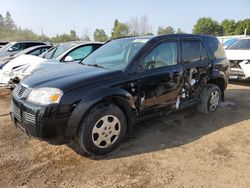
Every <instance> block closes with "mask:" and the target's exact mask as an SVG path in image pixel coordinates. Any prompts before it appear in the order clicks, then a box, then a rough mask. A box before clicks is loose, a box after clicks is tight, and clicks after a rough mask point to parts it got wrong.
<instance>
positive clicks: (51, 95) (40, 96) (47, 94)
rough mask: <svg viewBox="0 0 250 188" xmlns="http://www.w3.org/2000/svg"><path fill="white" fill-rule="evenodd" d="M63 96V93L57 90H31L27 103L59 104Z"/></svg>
mask: <svg viewBox="0 0 250 188" xmlns="http://www.w3.org/2000/svg"><path fill="white" fill-rule="evenodd" d="M62 96H63V92H62V91H61V90H60V89H57V88H48V87H44V88H39V89H32V90H31V92H30V94H29V96H28V98H27V101H30V102H33V103H36V104H42V105H47V104H53V103H59V102H60V100H61V98H62Z"/></svg>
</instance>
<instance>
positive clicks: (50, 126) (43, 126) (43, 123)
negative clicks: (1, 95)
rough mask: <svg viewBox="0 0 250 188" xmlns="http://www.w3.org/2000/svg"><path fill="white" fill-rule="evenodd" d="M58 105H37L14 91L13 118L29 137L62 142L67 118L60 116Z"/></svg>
mask: <svg viewBox="0 0 250 188" xmlns="http://www.w3.org/2000/svg"><path fill="white" fill-rule="evenodd" d="M58 109H59V105H58V104H53V105H49V106H42V105H36V104H32V103H29V102H27V101H26V100H24V99H20V98H19V97H18V96H17V95H16V94H15V90H14V91H13V95H12V101H11V112H12V113H11V116H12V120H13V122H14V124H15V126H17V127H19V128H21V129H22V130H23V131H24V132H25V133H27V134H28V135H29V136H32V137H36V138H39V139H42V140H52V139H53V140H61V139H63V138H64V133H65V129H66V125H67V120H68V117H67V116H62V117H60V115H58Z"/></svg>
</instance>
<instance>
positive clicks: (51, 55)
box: [42, 43, 74, 59]
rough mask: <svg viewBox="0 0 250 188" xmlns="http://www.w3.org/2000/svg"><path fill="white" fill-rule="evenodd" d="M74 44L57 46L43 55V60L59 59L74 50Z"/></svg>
mask: <svg viewBox="0 0 250 188" xmlns="http://www.w3.org/2000/svg"><path fill="white" fill-rule="evenodd" d="M73 46H74V44H70V43H67V44H60V45H58V46H55V47H54V48H52V49H50V50H49V51H47V52H46V53H45V54H43V56H42V57H43V58H45V59H55V58H57V57H59V56H60V55H61V54H63V53H64V52H66V51H67V50H68V49H70V48H72V47H73Z"/></svg>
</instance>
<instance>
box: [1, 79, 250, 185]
mask: <svg viewBox="0 0 250 188" xmlns="http://www.w3.org/2000/svg"><path fill="white" fill-rule="evenodd" d="M0 92H1V93H0V114H5V113H8V112H9V110H10V109H9V107H10V94H9V92H6V91H3V90H1V91H0ZM249 94H250V82H240V83H239V82H238V83H234V84H231V85H229V88H228V91H227V92H226V102H224V103H222V104H221V105H220V108H219V109H218V110H217V111H216V112H215V113H213V114H199V113H191V112H190V110H185V111H180V112H177V113H175V114H171V115H168V116H164V117H162V118H158V117H157V118H154V119H152V120H150V121H146V122H142V123H140V124H138V125H137V126H136V130H135V133H134V136H133V138H131V139H129V140H126V141H124V142H123V143H122V144H121V146H120V147H119V148H118V149H117V150H115V151H114V152H113V153H112V154H111V155H109V156H106V157H101V158H87V157H84V156H80V155H79V154H77V153H76V152H75V150H76V149H74V146H73V145H72V144H69V146H71V147H68V146H66V145H59V146H58V145H57V146H55V145H49V144H48V143H46V142H41V141H37V140H35V139H31V138H28V137H27V136H25V135H24V134H23V133H22V132H21V131H20V130H19V129H16V128H14V127H13V126H12V124H11V120H10V118H9V117H8V116H3V117H0V130H1V131H0V159H1V160H0V187H19V186H21V187H91V188H92V187H227V188H228V187H249V186H250V95H249Z"/></svg>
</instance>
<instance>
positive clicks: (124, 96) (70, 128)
mask: <svg viewBox="0 0 250 188" xmlns="http://www.w3.org/2000/svg"><path fill="white" fill-rule="evenodd" d="M97 93H98V94H97ZM88 96H89V97H83V98H82V100H81V101H80V102H79V103H78V104H77V106H76V107H75V109H74V110H73V112H72V114H71V116H70V118H69V121H68V123H67V128H66V130H65V136H66V137H74V136H76V135H77V132H78V130H79V126H80V123H81V121H82V120H83V119H84V117H85V116H86V114H87V113H88V112H89V111H90V109H92V108H93V107H94V106H95V105H98V104H100V103H111V104H114V105H116V106H118V107H119V108H120V109H121V110H122V111H123V113H124V115H125V116H126V120H127V125H128V127H127V128H128V129H127V130H128V131H127V132H128V133H131V132H132V129H133V123H134V119H135V116H136V115H137V110H136V107H135V103H134V101H133V97H132V96H131V94H130V93H128V92H127V91H125V90H123V89H119V88H109V89H108V90H106V91H105V90H100V91H98V92H96V91H95V93H93V95H89V94H88Z"/></svg>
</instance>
